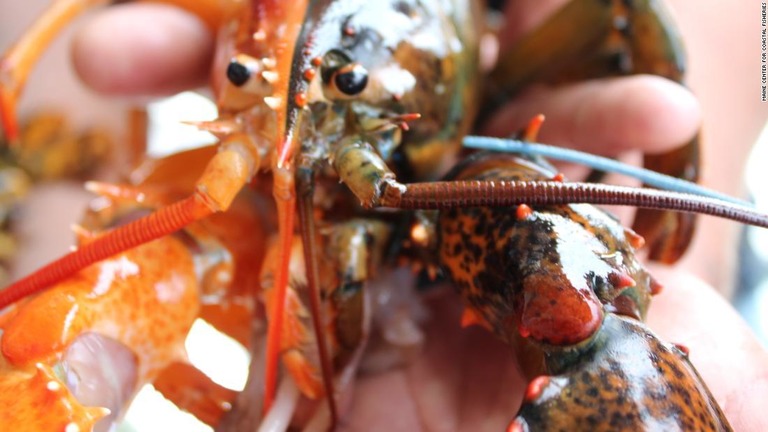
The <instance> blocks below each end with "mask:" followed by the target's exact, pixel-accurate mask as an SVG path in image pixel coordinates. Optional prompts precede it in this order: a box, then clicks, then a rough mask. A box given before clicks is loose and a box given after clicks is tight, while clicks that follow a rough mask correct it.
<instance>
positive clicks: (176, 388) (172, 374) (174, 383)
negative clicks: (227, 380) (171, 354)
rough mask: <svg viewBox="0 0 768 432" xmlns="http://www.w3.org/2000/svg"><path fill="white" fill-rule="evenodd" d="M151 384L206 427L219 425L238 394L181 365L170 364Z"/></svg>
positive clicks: (191, 367) (179, 363)
mask: <svg viewBox="0 0 768 432" xmlns="http://www.w3.org/2000/svg"><path fill="white" fill-rule="evenodd" d="M152 385H153V386H154V387H155V389H156V390H157V391H159V392H160V393H162V394H163V396H165V397H166V398H167V399H168V400H170V401H171V402H173V403H174V404H175V405H176V406H177V407H179V408H180V409H182V410H184V411H187V412H190V413H191V414H193V415H194V416H195V417H197V418H198V419H200V421H202V422H204V423H206V424H208V425H216V424H218V423H219V421H220V420H221V418H222V416H223V415H224V414H225V413H226V412H227V411H229V407H230V406H231V404H232V401H233V400H234V399H235V396H236V395H237V392H235V391H234V390H229V389H227V388H226V387H222V386H220V385H218V384H216V383H215V382H213V381H212V380H211V379H210V378H208V376H206V375H205V374H203V373H202V372H200V370H199V369H197V368H196V367H194V366H192V365H191V364H189V363H181V362H175V363H171V364H170V365H169V366H168V367H167V368H165V369H164V370H163V371H162V372H161V373H160V375H159V376H158V377H157V379H156V380H155V381H154V383H153V384H152Z"/></svg>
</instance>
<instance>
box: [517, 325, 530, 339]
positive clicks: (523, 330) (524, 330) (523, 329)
mask: <svg viewBox="0 0 768 432" xmlns="http://www.w3.org/2000/svg"><path fill="white" fill-rule="evenodd" d="M517 330H518V331H519V332H520V336H522V337H524V338H527V337H528V336H530V335H531V329H529V328H528V327H526V326H524V325H522V324H521V325H520V326H519V327H518V328H517Z"/></svg>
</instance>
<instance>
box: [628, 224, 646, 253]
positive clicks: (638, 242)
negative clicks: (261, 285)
mask: <svg viewBox="0 0 768 432" xmlns="http://www.w3.org/2000/svg"><path fill="white" fill-rule="evenodd" d="M624 237H626V238H627V241H628V242H629V244H630V246H632V247H633V248H635V249H640V248H641V247H643V246H645V238H643V236H641V235H640V234H638V233H636V232H634V231H633V230H631V229H629V228H624Z"/></svg>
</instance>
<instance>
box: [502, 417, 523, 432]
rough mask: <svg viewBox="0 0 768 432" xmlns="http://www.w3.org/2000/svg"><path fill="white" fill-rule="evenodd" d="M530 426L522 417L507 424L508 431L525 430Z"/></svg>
mask: <svg viewBox="0 0 768 432" xmlns="http://www.w3.org/2000/svg"><path fill="white" fill-rule="evenodd" d="M527 430H528V428H527V427H526V426H525V424H524V423H523V422H522V420H520V419H514V420H512V423H510V424H509V426H507V432H525V431H527Z"/></svg>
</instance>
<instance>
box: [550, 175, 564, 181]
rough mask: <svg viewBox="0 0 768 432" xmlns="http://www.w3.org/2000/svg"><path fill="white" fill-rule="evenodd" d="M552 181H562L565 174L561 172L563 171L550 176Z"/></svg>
mask: <svg viewBox="0 0 768 432" xmlns="http://www.w3.org/2000/svg"><path fill="white" fill-rule="evenodd" d="M552 181H556V182H560V183H562V182H564V181H565V174H563V173H557V174H555V175H554V176H553V177H552Z"/></svg>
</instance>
